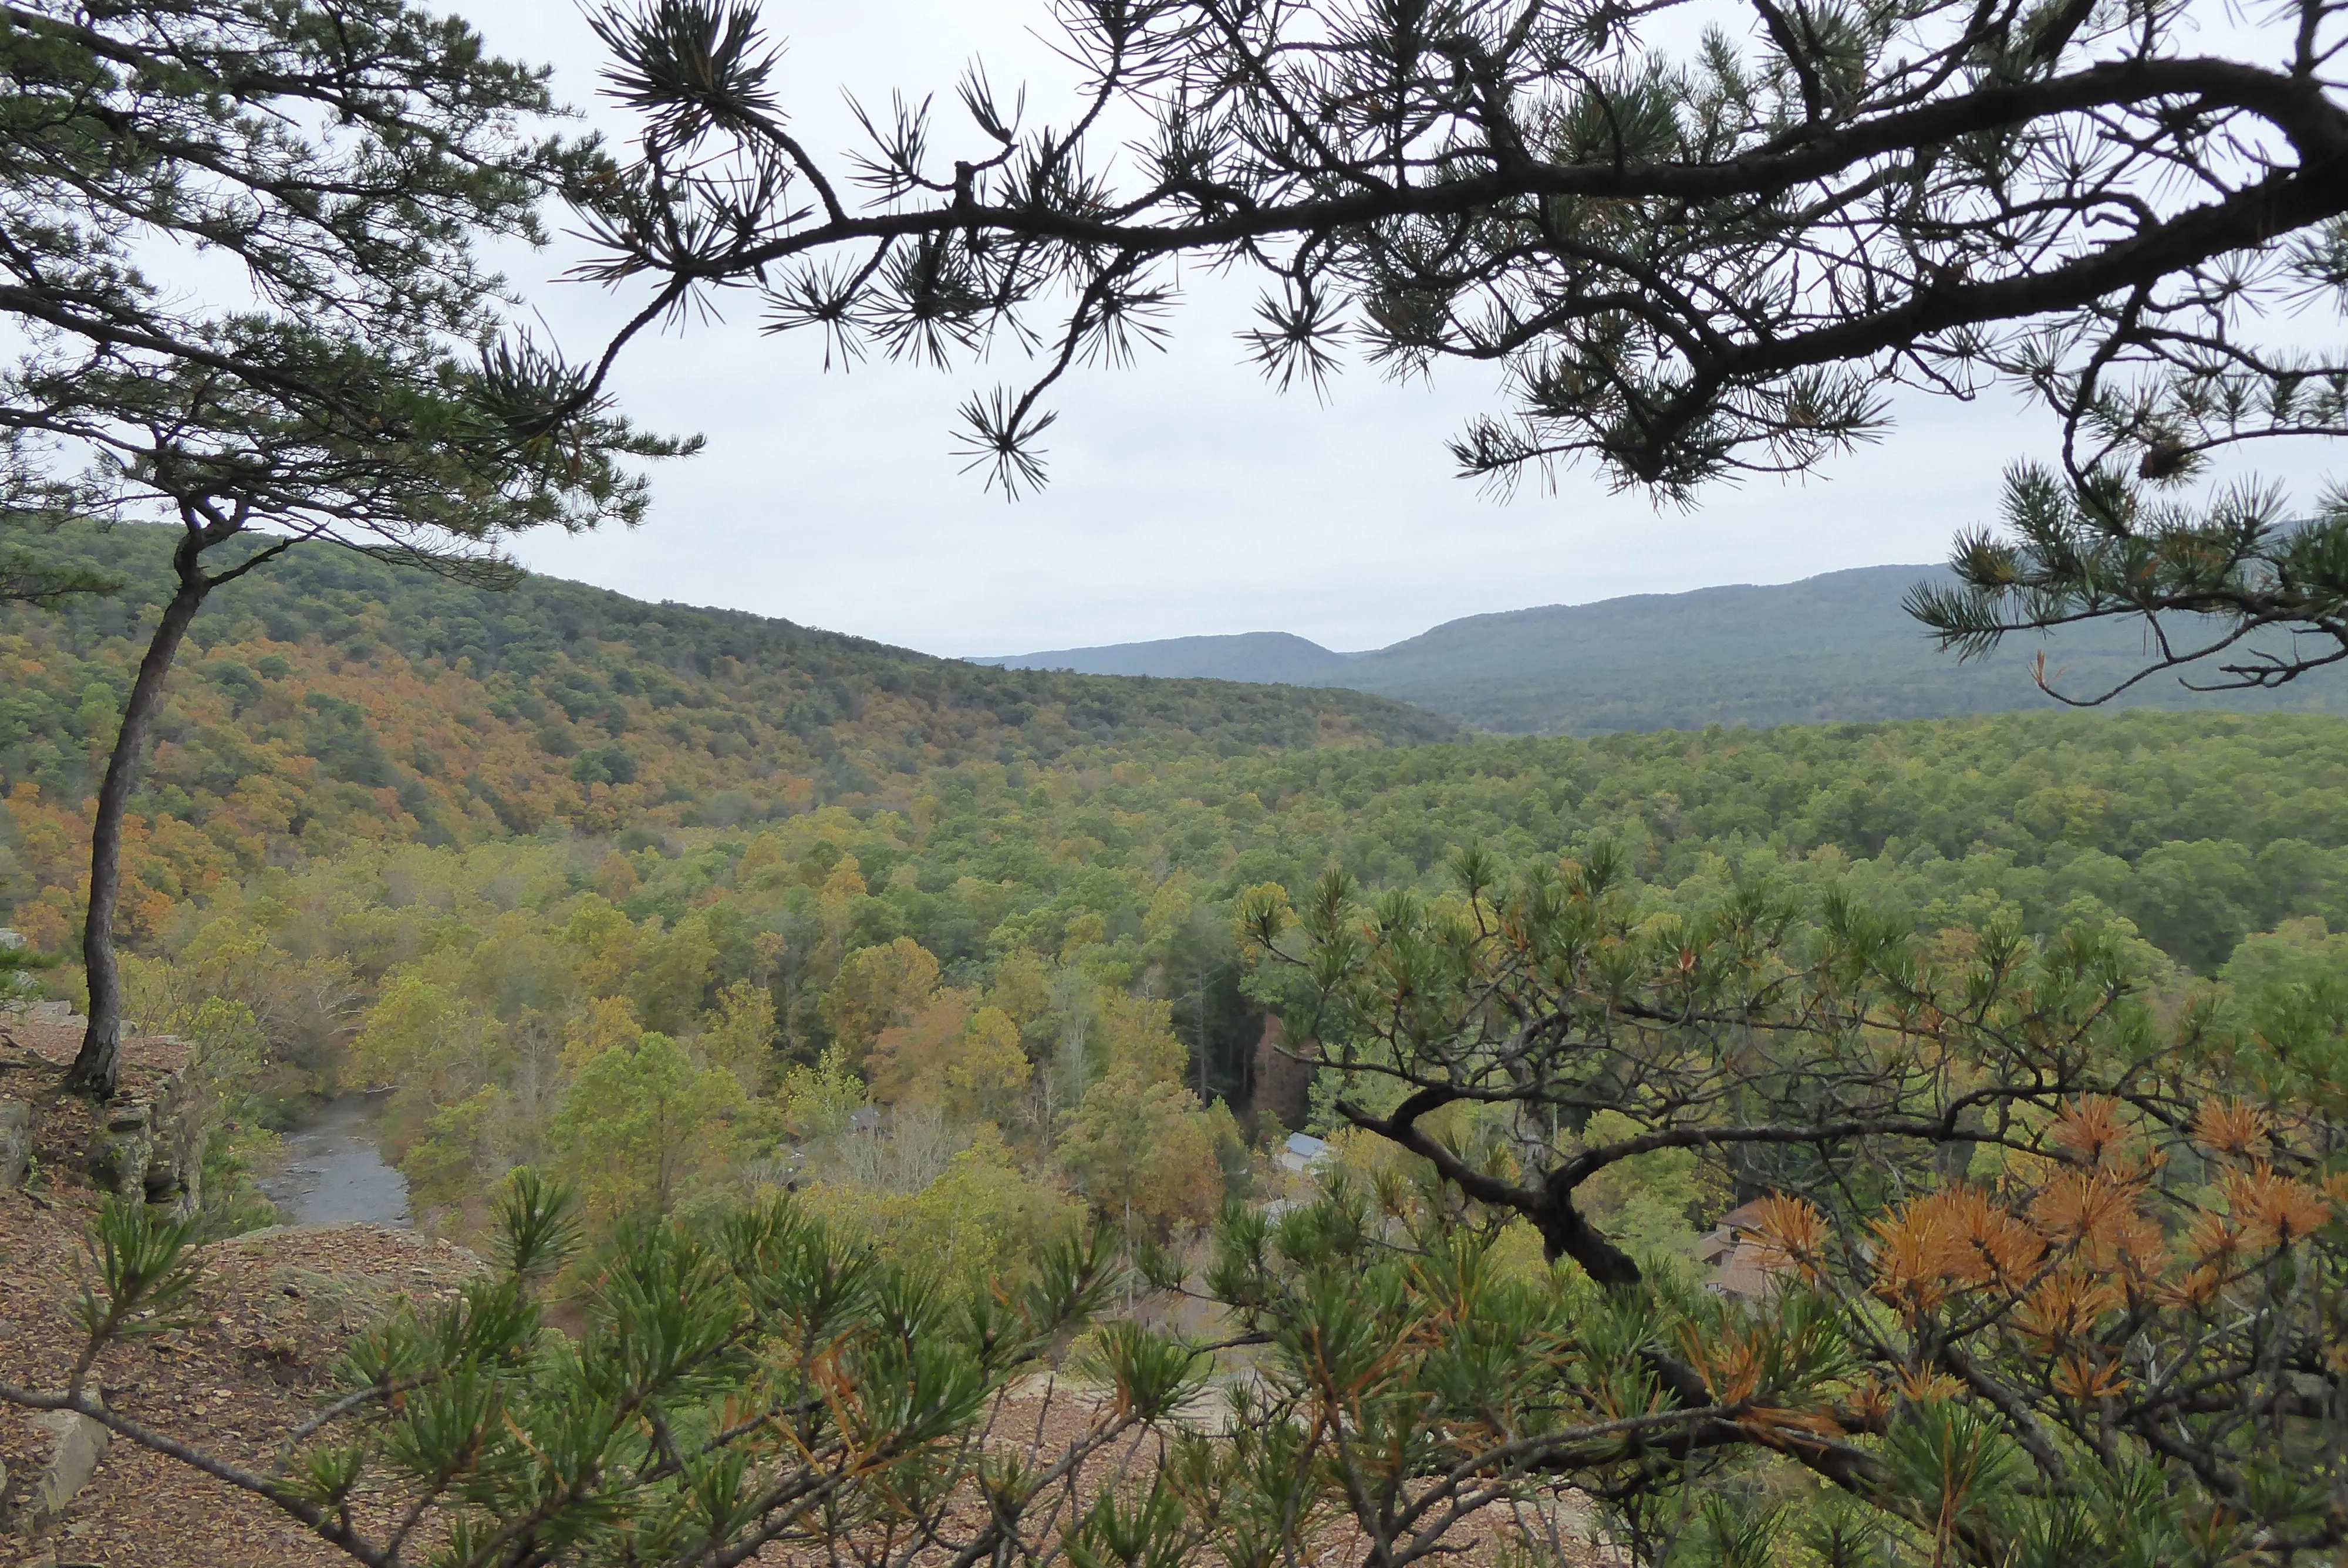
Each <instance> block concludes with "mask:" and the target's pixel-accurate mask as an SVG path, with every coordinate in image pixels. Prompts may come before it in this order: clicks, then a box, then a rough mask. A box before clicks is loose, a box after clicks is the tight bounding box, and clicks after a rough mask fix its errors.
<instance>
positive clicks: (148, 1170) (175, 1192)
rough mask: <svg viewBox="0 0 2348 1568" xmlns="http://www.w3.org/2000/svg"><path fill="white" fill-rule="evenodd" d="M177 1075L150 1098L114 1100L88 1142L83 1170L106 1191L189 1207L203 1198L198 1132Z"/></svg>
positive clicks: (184, 1207)
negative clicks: (137, 1195) (131, 1194)
mask: <svg viewBox="0 0 2348 1568" xmlns="http://www.w3.org/2000/svg"><path fill="white" fill-rule="evenodd" d="M182 1086H183V1080H182V1079H181V1078H180V1076H179V1075H178V1074H176V1073H175V1074H173V1075H172V1076H171V1077H170V1078H168V1079H166V1080H164V1081H163V1084H162V1091H161V1093H160V1096H159V1097H158V1098H157V1099H155V1100H152V1101H145V1100H116V1101H111V1102H108V1104H107V1106H106V1108H105V1111H104V1112H103V1122H102V1124H101V1125H100V1127H99V1129H98V1133H97V1134H96V1136H94V1137H93V1138H92V1139H91V1140H90V1145H89V1153H88V1159H87V1161H86V1166H85V1168H86V1169H87V1170H88V1173H89V1178H90V1180H91V1182H92V1183H94V1184H96V1185H98V1187H100V1188H102V1189H104V1190H105V1191H107V1192H109V1193H124V1194H128V1193H138V1194H140V1195H142V1196H143V1197H145V1198H146V1200H147V1201H148V1202H149V1203H150V1204H160V1203H172V1204H178V1205H180V1207H181V1208H182V1209H192V1208H194V1207H195V1206H197V1204H199V1203H200V1202H201V1197H202V1194H201V1158H200V1156H201V1143H202V1130H201V1127H199V1126H198V1125H196V1122H197V1118H196V1117H195V1116H194V1115H193V1114H191V1107H190V1106H189V1104H188V1102H187V1099H188V1097H187V1096H186V1094H185V1093H184V1091H183V1087H182Z"/></svg>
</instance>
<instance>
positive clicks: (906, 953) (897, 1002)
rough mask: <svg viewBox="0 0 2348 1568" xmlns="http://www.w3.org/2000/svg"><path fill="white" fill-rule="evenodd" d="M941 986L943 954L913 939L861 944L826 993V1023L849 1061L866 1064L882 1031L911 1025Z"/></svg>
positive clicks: (824, 1018)
mask: <svg viewBox="0 0 2348 1568" xmlns="http://www.w3.org/2000/svg"><path fill="white" fill-rule="evenodd" d="M842 864H846V863H845V862H843V863H842ZM937 989H938V960H937V958H935V957H934V956H933V955H932V953H931V952H930V950H929V949H928V948H924V947H922V945H921V944H920V943H919V942H916V941H914V940H913V938H911V937H900V938H897V939H896V940H895V941H893V942H891V943H889V944H887V945H886V946H884V947H878V948H858V949H857V950H856V951H854V952H853V953H850V954H849V955H848V961H847V962H846V963H843V964H841V965H840V966H839V975H838V976H837V977H836V978H835V979H833V980H832V982H831V989H829V990H828V991H826V992H825V993H824V997H823V1021H824V1022H825V1023H826V1024H828V1025H829V1026H830V1029H831V1036H832V1039H834V1040H837V1041H839V1045H840V1047H841V1049H842V1050H846V1051H847V1052H848V1056H849V1060H850V1061H854V1062H858V1063H861V1062H862V1061H863V1059H864V1055H865V1053H866V1052H867V1051H869V1050H871V1049H872V1043H873V1041H875V1040H879V1039H880V1031H881V1030H885V1029H894V1028H897V1027H898V1026H900V1025H902V1024H907V1023H911V1021H912V1020H913V1019H914V1018H915V1017H916V1016H917V1015H918V1014H919V1013H920V1012H921V1010H922V1009H923V1008H924V1007H927V1006H928V1005H929V1001H930V998H931V996H932V994H933V993H934V992H935V991H936V990H937Z"/></svg>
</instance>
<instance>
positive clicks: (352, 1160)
mask: <svg viewBox="0 0 2348 1568" xmlns="http://www.w3.org/2000/svg"><path fill="white" fill-rule="evenodd" d="M382 1110H383V1097H382V1096H381V1095H376V1094H345V1095H342V1096H339V1097H338V1098H336V1099H333V1100H329V1101H326V1102H324V1103H323V1104H321V1105H319V1106H317V1107H315V1108H314V1109H313V1110H312V1111H311V1112H308V1113H307V1114H306V1115H304V1117H303V1118H302V1119H301V1120H300V1121H298V1122H295V1123H294V1124H293V1126H292V1127H290V1128H288V1129H287V1130H286V1132H285V1134H284V1138H285V1163H284V1164H283V1165H282V1166H280V1167H279V1168H278V1169H277V1170H275V1171H273V1172H272V1173H270V1174H269V1175H267V1176H265V1177H263V1179H262V1183H261V1190H262V1191H263V1193H266V1194H268V1195H269V1201H270V1202H271V1203H273V1204H276V1205H277V1209H278V1212H279V1213H280V1214H283V1215H284V1216H285V1220H286V1223H287V1224H289V1225H352V1224H356V1223H365V1224H369V1225H398V1226H406V1225H408V1224H410V1223H411V1222H410V1220H409V1218H408V1213H407V1177H405V1176H403V1175H401V1174H400V1173H399V1172H398V1171H397V1170H396V1169H394V1168H393V1167H392V1166H391V1165H390V1164H389V1163H386V1161H385V1160H384V1157H383V1151H382V1148H381V1146H380V1144H379V1143H378V1142H377V1139H378V1135H379V1130H380V1121H381V1114H382Z"/></svg>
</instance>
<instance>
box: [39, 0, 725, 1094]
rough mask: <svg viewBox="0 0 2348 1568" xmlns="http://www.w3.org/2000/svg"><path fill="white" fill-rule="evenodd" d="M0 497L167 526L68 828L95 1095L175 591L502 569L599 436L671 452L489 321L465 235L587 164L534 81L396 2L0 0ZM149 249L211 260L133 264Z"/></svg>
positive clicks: (81, 1067)
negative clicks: (133, 824)
mask: <svg viewBox="0 0 2348 1568" xmlns="http://www.w3.org/2000/svg"><path fill="white" fill-rule="evenodd" d="M0 93H5V98H6V103H7V114H6V116H5V128H4V129H0V183H5V186H6V188H7V189H8V190H9V191H10V192H11V193H12V196H13V198H14V203H13V205H12V208H11V214H12V215H11V217H10V219H9V220H8V223H7V232H8V237H9V243H8V245H7V246H6V247H5V258H0V271H5V276H6V282H7V289H6V297H5V302H0V310H5V313H6V319H7V320H8V321H9V322H10V323H11V324H12V325H13V327H14V328H15V332H14V333H13V341H12V345H11V348H10V351H9V358H8V362H7V364H5V369H0V411H5V431H6V435H5V464H0V510H5V513H6V514H7V515H8V516H10V517H12V518H15V519H18V520H19V521H24V520H34V521H40V520H50V519H55V518H61V517H65V516H81V517H98V518H160V519H163V520H167V521H168V522H170V524H172V525H173V526H174V527H175V528H177V529H178V534H179V539H178V546H177V548H176V551H175V553H174V556H173V562H172V570H173V575H174V580H175V590H174V592H173V593H172V595H171V597H170V600H169V601H168V602H167V603H166V604H165V605H164V606H163V608H162V611H161V614H160V617H159V619H158V620H157V621H156V624H155V626H154V628H153V630H152V633H151V636H150V639H149V642H148V646H147V651H146V656H145V658H144V659H143V661H141V662H140V664H139V671H138V674H137V677H136V679H135V680H134V681H133V682H131V684H130V688H129V692H128V694H127V696H125V697H124V699H123V700H122V703H121V707H120V711H119V715H118V718H119V723H118V727H117V729H116V733H115V739H114V743H113V747H112V753H111V755H110V758H109V761H108V766H107V770H106V776H105V780H104V782H103V784H101V785H100V787H99V789H98V808H97V812H96V815H95V818H94V821H93V825H92V835H91V849H90V886H89V902H88V911H87V918H86V920H85V924H84V931H83V940H82V948H83V951H82V958H83V961H84V963H85V966H86V968H87V972H88V984H89V1027H88V1034H87V1036H86V1038H85V1040H84V1042H83V1046H82V1050H81V1052H80V1055H79V1057H78V1059H77V1061H76V1062H75V1065H74V1070H73V1080H72V1081H73V1082H74V1084H75V1085H76V1086H77V1087H78V1088H81V1089H84V1090H87V1091H93V1092H96V1093H99V1094H105V1093H108V1092H110V1091H112V1088H113V1085H114V1081H115V1077H116V1071H117V1055H118V1046H119V1042H120V1036H121V1029H122V1020H123V1014H122V989H121V983H120V976H119V971H118V964H117V961H116V957H115V947H114V943H115V924H116V914H117V907H118V897H119V892H120V886H121V861H122V848H123V818H124V815H125V812H126V810H127V807H128V804H129V796H130V792H131V789H132V785H133V783H134V779H135V776H136V774H137V772H138V770H139V765H140V760H141V757H142V755H143V753H144V748H145V745H146V743H147V739H148V736H149V732H150V730H151V729H152V727H153V725H154V723H155V717H156V714H157V712H158V711H159V709H160V705H161V702H162V697H163V688H164V682H165V679H166V677H167V675H168V674H169V672H170V668H171V665H172V662H173V661H174V659H175V658H176V657H177V655H178V652H179V649H180V643H181V641H183V640H184V639H185V637H186V635H187V632H188V629H189V627H190V625H191V623H192V622H193V621H194V620H195V618H196V616H197V613H198V612H199V610H201V608H202V606H203V604H204V601H205V600H206V599H207V598H208V597H209V596H210V595H211V593H212V592H213V591H214V590H216V589H219V588H220V587H221V586H222V585H223V584H225V583H228V582H231V581H233V580H235V579H238V578H241V577H242V576H244V575H245V574H247V573H249V572H252V571H254V570H256V569H261V568H262V567H263V566H265V565H266V564H267V563H269V562H270V561H272V560H274V559H278V558H279V557H280V556H282V555H283V552H284V551H285V550H286V549H287V548H290V547H291V546H292V544H293V542H294V541H295V540H297V539H303V538H314V539H328V540H333V541H335V542H336V543H338V544H342V545H345V546H348V547H349V548H354V549H358V550H364V551H366V552H368V553H371V554H374V555H376V556H378V557H381V558H384V559H395V560H407V561H412V562H416V563H418V564H424V565H429V566H432V567H434V568H435V569H439V570H443V571H451V572H470V573H474V574H476V575H485V576H488V577H489V578H502V579H510V577H511V576H512V569H511V568H510V567H509V566H508V565H506V564H505V563H504V561H503V560H502V559H501V558H500V557H499V548H498V547H499V542H500V541H501V540H503V539H505V538H509V537H510V536H511V535H512V534H514V533H515V532H517V531H519V530H522V529H526V528H536V527H541V526H555V527H561V528H571V529H577V528H590V527H592V526H594V525H595V524H596V523H598V522H599V521H601V520H602V519H604V518H622V519H623V520H629V521H633V520H634V519H635V518H638V517H640V516H641V515H642V513H643V509H644V486H643V482H642V480H641V478H640V477H636V476H634V475H633V473H632V472H631V471H630V469H629V466H628V464H627V462H626V459H628V458H630V457H652V456H666V455H674V454H676V453H680V452H683V451H685V450H686V444H685V443H679V442H675V441H668V440H663V439H655V438H653V437H649V436H642V435H639V434H637V433H635V432H633V430H631V429H630V428H629V427H628V426H627V425H626V424H625V423H624V422H623V421H622V420H620V419H618V418H617V417H616V416H614V415H613V414H612V413H611V412H610V411H609V409H608V408H607V407H606V406H605V404H604V400H603V397H602V393H601V391H600V386H601V382H602V375H603V373H604V370H605V368H606V367H607V366H608V364H609V356H608V355H607V356H605V358H604V359H603V360H602V362H599V363H598V364H593V365H590V366H585V367H579V366H572V365H570V364H564V363H562V362H561V360H559V359H557V358H555V357H554V356H552V355H550V354H547V353H545V352H544V351H542V350H541V349H539V348H537V347H536V346H534V345H532V344H531V343H530V342H529V341H528V340H527V339H526V338H523V337H520V336H516V335H513V334H510V333H506V332H505V310H506V305H505V300H504V291H503V288H502V285H501V284H500V283H499V281H498V280H497V279H496V278H495V277H494V276H493V275H492V274H491V273H490V272H488V271H487V270H486V268H484V267H483V266H482V265H481V263H480V262H479V260H478V259H477V257H476V254H475V247H476V245H477V243H478V242H479V241H484V240H500V239H509V238H514V239H521V240H525V241H538V240H540V239H541V238H542V233H541V227H540V223H539V220H538V216H537V213H538V209H539V207H540V204H541V201H542V200H544V199H545V198H547V197H548V196H551V195H553V194H555V193H557V192H559V191H562V190H581V189H583V182H592V181H593V180H595V179H601V178H604V177H605V175H606V173H607V172H608V165H607V163H606V160H605V159H603V158H602V155H601V154H600V153H599V152H598V151H597V150H596V149H595V147H594V145H593V144H592V142H588V141H576V140H570V139H564V138H547V137H543V136H541V135H538V134H535V128H536V127H537V126H538V125H539V124H540V123H541V122H542V121H544V120H545V119H546V118H547V117H548V116H549V115H550V114H551V110H552V107H553V106H552V104H551V100H550V98H549V97H548V95H547V90H546V78H545V74H544V73H543V72H542V71H538V70H534V69H531V68H530V67H524V66H520V65H517V64H514V63H512V62H510V61H507V60H502V59H499V58H497V57H496V56H491V55H489V54H488V53H487V52H486V51H485V50H484V49H483V48H482V46H481V43H480V39H479V36H477V35H476V34H475V33H473V32H472V30H471V29H470V28H469V27H467V26H465V25H464V24H463V23H461V22H458V21H456V20H453V19H441V18H435V17H432V16H429V15H426V14H425V13H424V12H422V11H420V10H418V9H417V8H415V7H414V6H412V5H408V4H407V0H364V3H362V4H356V5H352V4H336V5H320V4H311V3H297V4H290V5H254V4H247V3H245V0H175V3H172V4H154V5H118V6H109V7H105V8H102V9H98V10H90V9H88V8H83V7H76V6H72V5H57V4H48V3H46V0H43V3H40V4H36V5H29V6H19V7H16V8H15V9H13V10H11V11H10V12H9V13H8V14H7V15H6V16H5V18H0ZM180 247H193V248H199V249H202V250H205V251H210V252H212V253H213V254H215V255H218V256H221V257H222V258H223V259H224V260H225V261H227V262H228V263H229V264H230V265H231V267H232V269H233V272H234V274H235V282H234V283H233V284H232V285H230V286H228V287H226V288H224V289H221V290H206V289H204V288H201V287H197V286H193V285H191V282H190V280H189V279H187V278H183V277H174V278H171V279H170V280H164V279H162V278H160V277H157V276H155V275H152V274H151V273H150V272H149V267H150V266H151V264H152V261H153V259H154V258H156V257H158V256H161V255H167V254H170V253H171V252H173V251H175V250H177V249H179V248H180ZM629 330H630V331H633V328H631V329H629ZM54 581H55V579H54V578H53V579H52V586H54Z"/></svg>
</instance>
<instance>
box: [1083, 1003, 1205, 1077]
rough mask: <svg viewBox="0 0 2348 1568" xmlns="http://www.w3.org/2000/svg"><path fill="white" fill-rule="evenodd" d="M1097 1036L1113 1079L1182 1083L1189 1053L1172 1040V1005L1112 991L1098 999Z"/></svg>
mask: <svg viewBox="0 0 2348 1568" xmlns="http://www.w3.org/2000/svg"><path fill="white" fill-rule="evenodd" d="M1100 1033H1101V1040H1102V1046H1103V1050H1104V1052H1105V1054H1106V1055H1107V1061H1108V1071H1109V1072H1110V1074H1111V1075H1112V1076H1113V1075H1115V1074H1117V1073H1119V1072H1130V1073H1132V1074H1133V1075H1134V1076H1136V1077H1138V1078H1139V1079H1140V1080H1141V1081H1143V1082H1144V1083H1179V1082H1180V1081H1182V1070H1183V1069H1184V1068H1185V1067H1186V1066H1187V1065H1189V1060H1190V1053H1189V1050H1187V1049H1186V1048H1185V1047H1184V1046H1183V1044H1182V1042H1181V1041H1180V1040H1178V1039H1176V1038H1175V1035H1174V1005H1173V1004H1172V1003H1171V1002H1166V1001H1160V1000H1159V999H1157V998H1155V997H1135V996H1127V995H1126V994H1125V993H1123V992H1121V991H1112V992H1110V993H1108V994H1107V995H1106V996H1104V997H1103V998H1102V999H1101V1009H1100Z"/></svg>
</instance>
